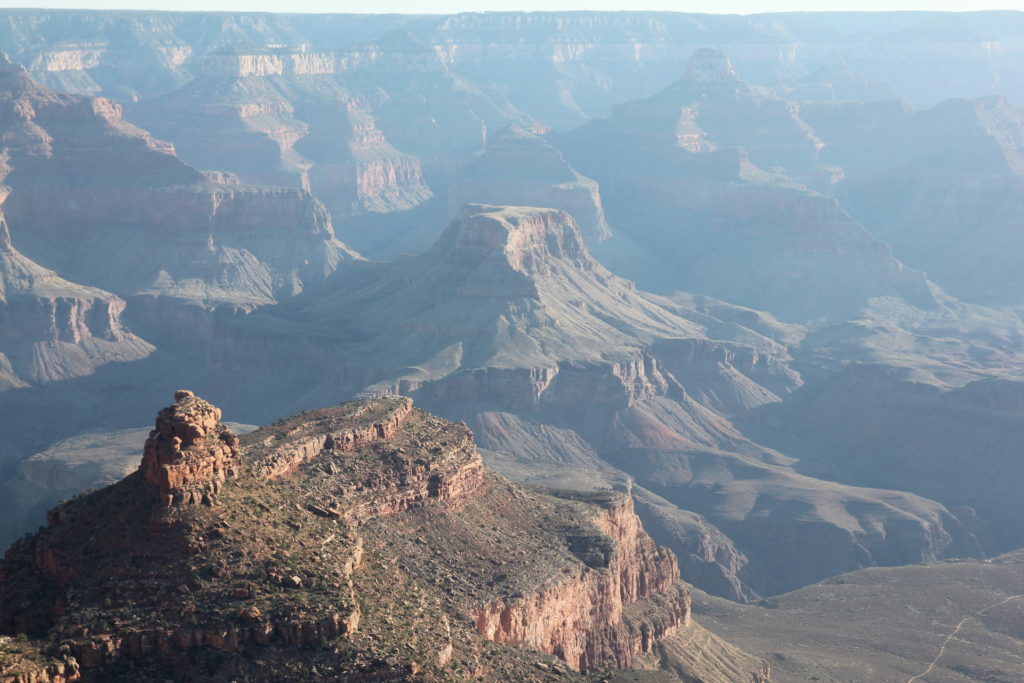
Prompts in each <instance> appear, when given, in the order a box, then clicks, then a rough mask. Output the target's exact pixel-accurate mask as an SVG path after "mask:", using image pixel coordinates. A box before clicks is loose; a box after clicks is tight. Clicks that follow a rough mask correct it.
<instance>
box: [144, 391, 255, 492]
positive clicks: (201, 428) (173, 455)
mask: <svg viewBox="0 0 1024 683" xmlns="http://www.w3.org/2000/svg"><path fill="white" fill-rule="evenodd" d="M174 399H175V403H174V405H171V406H169V407H167V408H164V409H163V410H161V411H160V412H159V413H158V414H157V416H156V429H154V430H153V431H152V432H150V434H149V439H148V440H147V441H146V447H145V450H144V452H143V455H142V464H141V465H140V466H139V469H140V470H141V471H142V473H143V475H144V476H145V477H146V480H147V481H149V482H151V483H153V484H156V485H157V486H158V487H159V489H160V502H161V504H162V505H163V506H164V507H170V506H171V505H181V504H184V505H188V504H191V503H200V502H201V503H205V504H211V503H212V502H213V500H214V498H215V497H216V495H217V494H218V493H219V492H220V487H221V484H223V483H224V481H225V479H228V478H234V477H236V476H238V467H239V464H238V460H239V450H238V437H237V436H235V435H234V434H233V433H232V432H231V430H229V429H228V428H227V427H225V426H224V425H223V424H221V422H220V415H221V413H220V408H217V407H215V406H213V405H211V404H209V403H207V402H206V401H204V400H203V399H201V398H197V397H196V396H195V395H194V394H193V393H192V392H191V391H184V390H183V391H179V392H177V393H176V394H175V395H174Z"/></svg>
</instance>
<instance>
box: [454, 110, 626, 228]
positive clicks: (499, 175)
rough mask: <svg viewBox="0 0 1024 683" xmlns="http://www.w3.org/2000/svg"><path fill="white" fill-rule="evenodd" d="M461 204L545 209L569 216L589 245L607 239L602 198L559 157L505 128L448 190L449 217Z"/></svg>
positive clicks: (518, 130) (532, 137)
mask: <svg viewBox="0 0 1024 683" xmlns="http://www.w3.org/2000/svg"><path fill="white" fill-rule="evenodd" d="M464 204H497V205H506V206H544V207H549V208H552V209H561V210H562V211H565V212H566V213H568V214H571V215H572V217H573V218H575V219H576V223H577V224H578V225H579V226H580V230H581V231H582V232H583V236H584V238H586V240H587V241H588V242H589V243H595V242H600V241H601V240H604V239H607V238H608V236H609V235H610V234H611V232H610V229H609V228H608V224H607V222H606V221H605V218H604V208H603V207H602V206H601V192H600V189H599V188H598V186H597V183H595V182H594V181H593V180H591V179H590V178H586V177H584V176H582V175H580V174H579V173H577V172H576V170H575V169H573V168H572V166H570V165H569V164H568V163H567V162H566V161H565V157H563V156H562V153H561V152H559V151H558V150H557V149H555V148H554V147H553V146H552V145H550V144H548V143H547V142H545V141H544V139H543V138H541V137H540V136H539V135H537V134H535V133H532V132H530V131H528V130H526V129H525V128H522V127H520V126H515V125H513V126H509V127H507V128H503V129H501V130H499V131H497V132H496V133H494V134H493V135H491V136H490V137H489V138H488V140H487V149H486V150H485V151H484V154H483V155H482V156H481V157H480V158H479V159H477V160H476V161H474V162H473V163H471V164H469V165H468V166H466V167H464V168H462V169H460V170H459V171H458V172H457V173H456V175H455V177H454V179H453V180H452V182H451V184H450V185H449V187H448V211H449V213H450V214H452V215H454V214H455V213H456V212H457V210H458V209H459V208H460V207H462V206H463V205H464Z"/></svg>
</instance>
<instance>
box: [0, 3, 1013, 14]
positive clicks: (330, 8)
mask: <svg viewBox="0 0 1024 683" xmlns="http://www.w3.org/2000/svg"><path fill="white" fill-rule="evenodd" d="M5 7H66V8H76V9H169V10H231V11H250V12H251V11H264V12H416V13H420V12H436V13H449V12H469V11H488V10H492V11H500V10H575V9H591V10H621V9H629V10H673V11H680V12H715V13H738V14H750V13H753V12H793V11H826V10H944V11H953V12H958V11H966V10H979V9H1017V10H1024V0H994V1H991V0H977V1H976V2H970V1H969V0H891V1H886V0H859V1H857V0H837V1H834V2H821V1H820V0H819V1H818V2H814V1H813V0H763V1H760V2H759V1H758V0H690V1H689V2H679V1H678V0H676V1H674V2H673V1H672V0H550V1H548V2H545V1H544V0H475V1H474V0H419V1H418V2H417V1H415V0H370V1H369V2H367V1H366V0H363V1H362V2H352V1H346V0H335V1H333V2H331V1H329V0H52V1H48V2H47V1H43V2H40V1H39V0H35V1H33V0H22V1H20V2H19V1H18V0H13V1H12V0H0V8H5Z"/></svg>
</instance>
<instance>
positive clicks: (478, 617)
mask: <svg viewBox="0 0 1024 683" xmlns="http://www.w3.org/2000/svg"><path fill="white" fill-rule="evenodd" d="M595 523H596V526H597V527H598V528H599V529H600V530H601V531H602V532H603V533H604V537H601V536H598V537H594V536H579V537H574V538H572V539H571V540H570V547H571V548H572V550H573V552H574V553H575V554H577V555H578V556H579V557H580V558H581V559H583V561H584V562H585V563H586V566H585V567H581V568H580V571H579V572H578V573H577V574H575V575H570V576H567V577H563V578H561V579H560V580H558V581H556V582H555V583H553V584H551V585H546V586H544V587H542V588H540V589H537V590H535V591H531V592H530V593H527V594H525V595H523V596H522V597H518V598H515V599H512V600H509V599H503V600H500V601H497V602H492V603H488V604H487V605H483V606H481V607H479V608H477V609H476V610H474V611H473V614H472V617H473V619H474V621H475V622H476V627H477V629H478V630H479V631H480V632H481V633H483V634H484V635H485V636H486V637H487V638H489V639H491V640H495V641H497V642H500V643H507V644H511V645H516V646H518V647H529V648H533V649H538V650H541V651H542V652H549V653H551V654H554V655H556V656H558V657H559V658H561V659H564V660H565V661H566V662H568V663H569V664H570V665H571V666H572V667H573V668H576V669H593V668H598V667H609V666H610V667H615V668H628V667H630V666H631V665H632V664H633V661H634V658H635V656H636V655H638V654H641V653H645V652H650V651H651V650H652V648H653V647H654V645H655V643H657V642H658V641H660V640H662V639H664V638H665V637H667V636H669V635H671V634H672V633H674V632H675V631H676V630H677V629H678V628H679V627H681V626H686V625H688V624H689V621H690V596H689V593H687V592H686V591H685V590H681V589H678V588H676V589H674V584H676V583H677V582H678V579H679V568H678V566H677V565H676V561H675V557H674V556H673V554H672V553H671V551H669V550H667V549H665V548H658V547H656V546H655V545H654V542H653V541H651V539H650V537H648V536H647V534H646V533H644V532H643V530H642V528H641V527H640V522H639V520H638V519H637V517H636V514H635V513H634V512H633V505H632V501H631V500H630V499H629V498H627V497H622V498H619V499H617V500H613V501H612V502H611V503H610V505H608V507H607V508H606V509H605V510H604V511H603V513H602V514H601V515H600V516H599V517H598V518H597V519H596V520H595ZM608 539H611V541H612V544H611V546H609V545H608ZM587 568H590V569H605V570H607V571H603V572H601V573H596V572H592V571H587ZM655 596H658V597H659V598H660V599H661V600H660V602H661V604H660V605H659V609H658V610H655V611H653V612H652V613H647V612H645V611H644V609H643V607H650V605H636V603H641V602H642V601H648V600H649V599H650V598H653V597H655ZM596 606H599V607H596ZM631 606H635V607H634V608H633V609H630V607H631ZM595 607H596V609H595ZM645 617H646V618H645Z"/></svg>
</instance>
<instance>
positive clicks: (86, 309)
mask: <svg viewBox="0 0 1024 683" xmlns="http://www.w3.org/2000/svg"><path fill="white" fill-rule="evenodd" d="M9 195H10V190H9V188H7V187H5V186H2V185H0V207H2V206H3V204H4V202H5V201H6V200H7V198H8V196H9ZM124 308H125V302H124V300H123V299H121V298H120V297H118V296H116V295H114V294H111V293H110V292H106V291H103V290H101V289H97V288H95V287H84V286H82V285H79V284H75V283H72V282H69V281H67V280H65V279H64V278H62V277H60V276H59V275H57V273H55V272H53V271H52V270H48V269H46V268H43V267H42V266H40V265H39V264H37V263H35V262H33V261H31V260H30V259H28V258H26V257H25V256H24V255H23V254H22V253H21V252H19V251H18V250H17V248H16V247H15V246H14V244H13V243H12V241H11V235H10V231H9V229H8V226H7V222H6V220H5V218H4V214H3V212H2V211H0V391H4V390H7V389H12V388H18V387H25V386H29V385H33V384H42V383H46V382H54V381H59V380H62V379H67V378H70V377H80V376H83V375H89V374H91V373H93V372H95V371H96V369H97V368H99V367H101V366H103V365H106V364H108V363H114V362H128V361H133V360H138V359H141V358H145V357H146V356H148V355H149V354H150V353H151V352H152V351H153V346H152V345H150V344H149V343H148V342H146V341H144V340H143V339H140V338H139V337H138V336H136V335H135V334H133V333H132V332H131V331H130V330H128V329H127V328H126V327H125V325H124V322H123V321H122V317H121V316H122V313H123V312H124Z"/></svg>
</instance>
